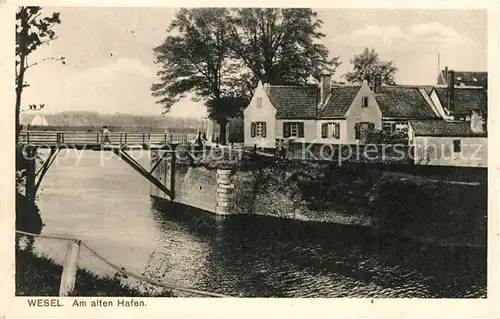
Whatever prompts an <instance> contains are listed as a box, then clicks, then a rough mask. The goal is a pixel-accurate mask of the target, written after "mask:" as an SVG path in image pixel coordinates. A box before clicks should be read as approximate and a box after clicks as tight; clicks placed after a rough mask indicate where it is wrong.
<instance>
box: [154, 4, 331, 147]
mask: <svg viewBox="0 0 500 319" xmlns="http://www.w3.org/2000/svg"><path fill="white" fill-rule="evenodd" d="M321 23H322V22H321V20H319V19H317V13H316V12H314V11H312V10H311V9H270V8H268V9H260V8H252V9H231V10H229V9H227V8H195V9H181V10H179V11H178V12H177V14H176V17H175V20H174V21H173V22H172V23H171V25H170V28H169V30H168V31H169V33H170V34H169V36H168V37H167V38H166V39H165V41H164V43H163V44H162V45H160V46H158V47H156V48H155V49H154V52H155V55H156V61H155V62H156V64H158V65H159V66H160V68H161V70H160V71H159V72H158V76H159V81H158V82H157V83H154V84H153V85H152V86H151V90H152V94H153V96H155V97H157V98H159V100H158V101H157V103H159V104H161V105H163V107H164V108H165V112H168V111H169V110H170V108H171V106H172V105H173V104H174V103H176V102H178V101H179V100H180V99H182V98H185V97H187V96H188V94H189V95H191V96H193V97H194V100H196V101H200V100H202V101H204V102H205V105H206V106H207V108H208V115H209V117H210V118H211V119H212V120H214V121H216V122H217V123H218V124H219V125H220V127H221V132H220V136H221V141H222V142H224V141H225V140H226V138H225V137H226V124H227V123H228V120H229V119H231V118H237V117H241V115H242V111H243V108H244V107H245V106H246V105H247V104H248V102H249V98H250V95H251V92H252V90H253V89H254V88H255V85H256V84H257V82H258V80H263V81H264V82H270V83H275V84H280V83H286V84H305V83H306V80H307V78H309V77H310V76H311V74H312V75H316V76H319V74H320V72H321V71H324V70H325V69H328V70H330V71H331V72H334V70H335V68H336V67H337V66H338V64H339V62H338V58H334V59H329V58H328V50H327V49H326V47H325V46H323V45H321V44H318V43H317V42H316V41H317V40H320V39H322V38H323V37H324V36H325V35H324V34H322V33H320V32H319V31H318V29H319V27H320V26H321Z"/></svg>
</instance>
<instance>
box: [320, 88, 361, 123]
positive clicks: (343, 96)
mask: <svg viewBox="0 0 500 319" xmlns="http://www.w3.org/2000/svg"><path fill="white" fill-rule="evenodd" d="M360 88H361V85H353V86H337V87H332V93H331V94H330V97H329V98H328V100H327V103H326V105H325V106H324V107H323V108H320V109H319V110H318V118H333V117H344V116H345V113H346V112H347V110H348V109H349V107H350V106H351V104H352V102H353V101H354V98H355V97H356V94H358V91H359V89H360Z"/></svg>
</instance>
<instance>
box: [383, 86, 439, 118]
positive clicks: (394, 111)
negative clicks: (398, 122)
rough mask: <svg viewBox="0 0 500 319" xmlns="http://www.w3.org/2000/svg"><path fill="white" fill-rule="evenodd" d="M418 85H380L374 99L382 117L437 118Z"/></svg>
mask: <svg viewBox="0 0 500 319" xmlns="http://www.w3.org/2000/svg"><path fill="white" fill-rule="evenodd" d="M421 88H423V89H424V90H425V87H419V86H397V85H395V86H391V85H388V86H382V88H381V91H380V92H379V93H378V94H375V99H376V101H377V104H378V106H379V108H380V111H381V112H382V117H391V118H402V119H431V118H438V116H437V115H436V113H435V112H434V111H433V109H432V107H431V106H430V105H429V103H427V101H426V99H425V98H424V97H423V96H422V93H421V92H420V90H419V89H421Z"/></svg>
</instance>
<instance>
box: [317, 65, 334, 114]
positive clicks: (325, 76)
mask: <svg viewBox="0 0 500 319" xmlns="http://www.w3.org/2000/svg"><path fill="white" fill-rule="evenodd" d="M331 80H332V75H331V74H330V72H328V71H323V72H322V73H321V84H320V101H319V105H321V106H323V105H324V104H325V102H326V99H327V98H328V96H329V95H330V86H331Z"/></svg>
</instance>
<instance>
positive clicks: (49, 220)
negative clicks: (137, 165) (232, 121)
mask: <svg viewBox="0 0 500 319" xmlns="http://www.w3.org/2000/svg"><path fill="white" fill-rule="evenodd" d="M133 155H134V156H135V158H136V159H137V160H138V161H139V162H141V163H142V164H143V165H144V166H145V167H149V154H148V153H147V152H141V151H135V152H134V153H133ZM38 203H39V207H40V211H41V215H42V219H43V222H44V223H45V227H44V228H43V231H42V233H45V234H59V235H68V236H72V237H77V238H80V239H81V240H83V241H85V242H86V243H88V244H89V245H90V246H91V247H93V248H94V249H95V250H97V251H98V252H99V253H101V254H102V255H103V256H105V257H106V258H107V259H109V260H110V261H111V262H113V263H115V264H117V265H120V266H122V267H124V268H125V269H127V270H129V271H132V272H136V273H138V274H144V275H146V276H148V277H151V278H154V279H158V280H164V281H167V282H170V283H176V284H180V285H184V286H189V287H194V288H197V289H201V290H208V291H213V292H218V293H222V294H228V295H233V296H244V297H441V298H457V297H474V298H477V297H486V249H477V248H469V249H465V248H441V247H436V246H432V245H425V244H421V243H418V242H413V241H409V240H404V239H400V238H395V237H392V236H389V235H380V234H377V235H375V234H372V233H371V231H370V230H368V229H363V228H357V227H346V226H333V225H325V224H308V223H303V222H298V221H291V220H278V219H272V218H267V217H259V216H237V217H234V218H229V219H226V220H223V221H220V220H216V219H215V218H214V216H213V215H211V214H209V213H201V212H199V211H196V210H193V209H186V208H183V207H178V206H166V205H159V204H158V203H155V202H153V201H152V200H151V199H150V197H149V183H148V182H147V181H146V179H144V178H143V177H142V176H140V175H139V174H138V173H136V172H135V171H134V170H133V169H132V168H130V167H129V166H128V165H127V164H126V163H124V162H123V161H121V160H120V159H119V158H118V157H116V156H115V155H112V153H111V152H94V151H76V150H67V151H62V152H61V154H60V155H59V157H58V158H57V161H56V162H55V163H54V165H53V166H52V167H51V168H50V170H49V172H48V174H47V175H46V176H45V177H44V180H43V183H42V191H41V192H40V195H39V201H38ZM35 249H36V251H38V252H40V253H43V254H45V255H47V256H48V257H50V258H52V259H54V260H55V261H56V262H58V263H62V261H63V259H64V254H65V249H66V243H64V242H58V241H55V240H50V239H38V240H37V241H36V243H35ZM79 266H80V267H84V268H86V269H88V270H90V271H91V272H94V273H96V274H99V275H110V274H113V273H114V271H113V270H112V269H111V268H109V266H107V265H106V264H104V263H103V262H102V261H100V260H98V259H97V258H95V256H93V255H92V254H91V253H90V252H88V251H87V250H85V249H82V252H81V255H80V259H79Z"/></svg>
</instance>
